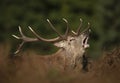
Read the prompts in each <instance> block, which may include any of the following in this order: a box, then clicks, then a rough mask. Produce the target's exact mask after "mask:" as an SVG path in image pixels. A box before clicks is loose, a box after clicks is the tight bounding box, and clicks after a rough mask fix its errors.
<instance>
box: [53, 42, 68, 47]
mask: <svg viewBox="0 0 120 83" xmlns="http://www.w3.org/2000/svg"><path fill="white" fill-rule="evenodd" d="M54 45H55V46H57V47H59V48H64V47H65V45H66V43H65V42H64V41H60V42H56V43H54Z"/></svg>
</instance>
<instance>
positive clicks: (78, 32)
mask: <svg viewBox="0 0 120 83" xmlns="http://www.w3.org/2000/svg"><path fill="white" fill-rule="evenodd" d="M82 22H83V20H82V19H81V18H80V25H79V27H78V29H77V35H79V34H80V29H81V26H82Z"/></svg>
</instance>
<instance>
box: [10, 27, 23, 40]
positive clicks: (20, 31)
mask: <svg viewBox="0 0 120 83" xmlns="http://www.w3.org/2000/svg"><path fill="white" fill-rule="evenodd" d="M18 29H19V33H20V35H21V36H22V37H24V34H23V32H22V29H21V27H20V26H18ZM12 36H13V37H14V38H16V39H21V37H18V36H16V35H12Z"/></svg>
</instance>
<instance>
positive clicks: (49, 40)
mask: <svg viewBox="0 0 120 83" xmlns="http://www.w3.org/2000/svg"><path fill="white" fill-rule="evenodd" d="M28 28H29V29H30V31H31V32H32V33H33V34H34V35H35V36H36V37H37V39H38V40H41V41H45V42H56V41H60V40H62V38H60V37H56V38H53V39H45V38H43V37H41V36H39V35H38V34H37V33H36V32H35V31H34V30H33V29H32V28H31V27H30V26H28Z"/></svg>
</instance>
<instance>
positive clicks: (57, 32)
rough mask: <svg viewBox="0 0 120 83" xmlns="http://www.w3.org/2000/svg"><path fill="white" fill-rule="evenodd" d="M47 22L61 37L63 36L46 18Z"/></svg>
mask: <svg viewBox="0 0 120 83" xmlns="http://www.w3.org/2000/svg"><path fill="white" fill-rule="evenodd" d="M47 22H48V23H49V25H50V26H51V28H52V29H53V30H54V31H55V32H56V33H57V34H58V35H59V36H60V37H61V38H63V36H62V35H61V34H60V33H59V32H58V31H57V30H56V29H55V27H54V26H53V25H52V23H51V22H50V20H49V19H47Z"/></svg>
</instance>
